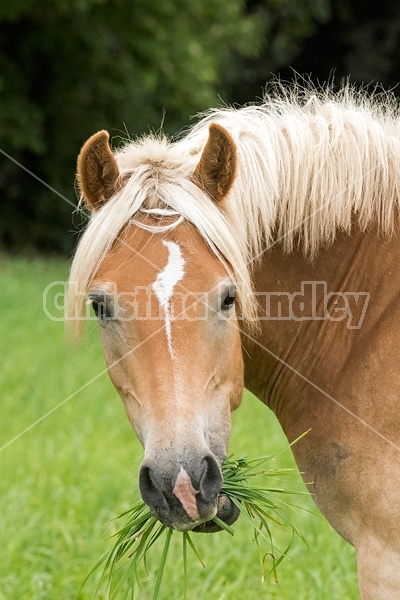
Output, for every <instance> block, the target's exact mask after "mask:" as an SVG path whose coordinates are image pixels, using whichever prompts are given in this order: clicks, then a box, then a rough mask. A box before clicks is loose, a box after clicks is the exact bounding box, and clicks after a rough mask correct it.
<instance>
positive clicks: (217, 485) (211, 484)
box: [200, 454, 222, 503]
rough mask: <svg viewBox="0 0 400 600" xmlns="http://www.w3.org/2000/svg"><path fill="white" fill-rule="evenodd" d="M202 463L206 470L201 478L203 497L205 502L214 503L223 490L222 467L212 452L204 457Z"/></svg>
mask: <svg viewBox="0 0 400 600" xmlns="http://www.w3.org/2000/svg"><path fill="white" fill-rule="evenodd" d="M202 465H204V471H203V475H202V477H201V480H200V495H201V499H202V500H204V502H207V503H213V502H215V500H216V498H217V496H218V494H219V493H220V491H221V485H222V473H221V469H220V467H219V465H218V463H217V461H216V459H215V458H214V456H212V454H209V455H208V456H206V457H205V458H203V461H202Z"/></svg>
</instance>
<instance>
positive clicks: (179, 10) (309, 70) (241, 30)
mask: <svg viewBox="0 0 400 600" xmlns="http://www.w3.org/2000/svg"><path fill="white" fill-rule="evenodd" d="M399 64H400V4H399V3H396V2H393V1H392V0H390V1H389V0H381V1H380V2H376V1H373V0H363V1H361V0H303V2H299V0H247V2H246V1H245V0H190V1H187V2H182V0H162V1H160V0H112V1H111V0H2V2H1V3H0V198H1V200H0V202H1V215H0V245H1V246H2V247H3V248H5V249H8V250H13V251H20V250H24V251H29V250H32V249H34V250H39V251H53V252H54V251H57V252H69V251H70V250H71V248H72V246H73V245H74V243H75V238H76V235H73V234H72V232H74V231H76V230H77V229H79V217H78V216H77V215H75V216H74V215H73V206H71V204H72V205H75V204H76V194H75V189H74V172H75V160H76V156H77V154H78V152H79V149H80V146H81V145H82V143H83V142H84V141H85V139H86V138H87V137H88V136H89V135H91V134H92V133H93V132H95V131H96V130H98V129H103V128H106V129H108V130H109V131H110V132H111V134H112V136H113V144H114V145H117V144H118V143H119V142H120V141H121V140H122V139H126V137H127V135H128V134H129V135H131V136H133V135H136V134H139V133H142V132H145V133H146V132H148V131H149V130H158V129H159V128H160V127H161V126H162V127H163V129H164V131H166V132H167V133H173V132H176V131H178V130H179V129H181V128H182V127H185V126H186V125H187V124H188V123H189V119H190V117H191V116H192V115H194V114H195V113H197V112H199V111H201V110H204V109H206V108H209V107H211V106H216V105H218V104H219V103H220V102H221V100H222V101H224V102H229V103H230V102H237V103H244V102H249V101H252V100H255V99H257V98H260V97H261V96H262V91H263V88H264V87H265V84H266V83H267V81H268V80H269V79H270V78H271V77H272V75H273V74H274V75H280V76H281V78H283V79H286V80H290V79H292V78H293V70H295V71H296V72H297V73H299V74H300V75H302V74H305V75H307V76H310V77H311V79H312V80H313V81H314V82H315V83H318V82H319V83H323V82H325V81H327V80H332V78H333V76H334V80H335V82H336V83H337V84H338V85H339V84H340V81H341V79H342V78H345V77H348V76H349V77H350V80H351V81H352V82H354V83H358V84H363V85H370V86H371V87H374V86H375V84H376V83H382V84H383V86H384V87H385V88H395V93H397V88H396V85H397V83H398V81H400V69H399V67H398V65H399ZM40 180H42V182H44V183H42V182H41V181H40ZM45 184H47V185H45ZM47 186H50V188H54V190H55V191H52V190H51V189H50V188H49V187H47ZM63 197H64V199H63ZM67 201H69V203H68V202H67Z"/></svg>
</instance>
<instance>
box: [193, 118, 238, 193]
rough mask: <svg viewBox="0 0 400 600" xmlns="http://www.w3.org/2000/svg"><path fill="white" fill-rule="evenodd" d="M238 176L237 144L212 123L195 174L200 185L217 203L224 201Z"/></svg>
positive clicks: (221, 128) (223, 130)
mask: <svg viewBox="0 0 400 600" xmlns="http://www.w3.org/2000/svg"><path fill="white" fill-rule="evenodd" d="M235 175H236V144H235V142H234V141H233V139H232V136H231V135H230V134H229V133H228V132H227V131H226V129H224V128H223V127H221V125H217V123H211V125H210V128H209V136H208V140H207V143H206V145H205V147H204V150H203V152H202V155H201V158H200V162H199V164H198V165H197V167H196V170H195V172H194V175H193V177H194V180H195V181H196V183H199V184H200V185H201V187H203V188H204V189H205V190H206V192H207V193H208V194H209V195H210V196H211V197H212V198H214V200H215V201H216V202H219V201H220V200H222V199H223V198H224V197H225V196H226V195H227V193H228V192H229V190H230V189H231V186H232V183H233V181H234V179H235Z"/></svg>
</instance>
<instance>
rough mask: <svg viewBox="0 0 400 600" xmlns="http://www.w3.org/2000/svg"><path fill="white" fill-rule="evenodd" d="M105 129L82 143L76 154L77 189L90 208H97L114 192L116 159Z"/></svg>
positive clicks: (116, 171)
mask: <svg viewBox="0 0 400 600" xmlns="http://www.w3.org/2000/svg"><path fill="white" fill-rule="evenodd" d="M109 139H110V135H109V133H108V132H107V131H99V132H98V133H95V134H94V135H92V137H90V138H89V139H88V140H87V142H86V143H85V144H84V145H83V147H82V150H81V151H80V154H79V156H78V166H77V179H78V185H79V190H80V192H81V194H82V196H83V197H84V199H85V202H86V204H87V205H88V207H89V208H90V210H98V209H99V208H101V207H102V206H103V204H105V203H106V202H107V200H108V199H109V198H111V196H112V195H113V194H114V193H115V192H116V183H117V179H118V177H119V169H118V165H117V161H116V160H115V158H114V155H113V153H112V152H111V148H110V145H109V143H108V140H109Z"/></svg>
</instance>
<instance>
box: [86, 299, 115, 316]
mask: <svg viewBox="0 0 400 600" xmlns="http://www.w3.org/2000/svg"><path fill="white" fill-rule="evenodd" d="M89 299H90V302H91V305H92V308H93V312H94V313H95V315H96V317H97V318H98V319H100V321H105V320H106V319H111V318H112V315H111V310H110V306H109V302H108V300H107V297H106V296H104V295H102V294H98V295H96V296H89Z"/></svg>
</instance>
